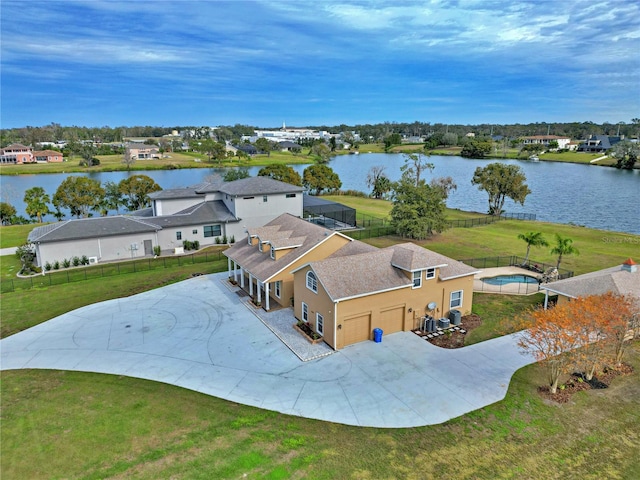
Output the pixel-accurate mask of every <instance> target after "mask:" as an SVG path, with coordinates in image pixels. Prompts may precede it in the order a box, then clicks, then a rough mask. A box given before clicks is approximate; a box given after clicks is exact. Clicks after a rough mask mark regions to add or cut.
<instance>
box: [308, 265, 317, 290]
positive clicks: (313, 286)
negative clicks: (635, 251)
mask: <svg viewBox="0 0 640 480" xmlns="http://www.w3.org/2000/svg"><path fill="white" fill-rule="evenodd" d="M307 288H308V289H309V290H311V291H312V292H315V293H318V279H317V278H316V274H315V273H313V272H312V271H311V270H309V271H308V272H307Z"/></svg>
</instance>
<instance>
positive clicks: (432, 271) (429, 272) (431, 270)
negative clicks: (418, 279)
mask: <svg viewBox="0 0 640 480" xmlns="http://www.w3.org/2000/svg"><path fill="white" fill-rule="evenodd" d="M435 277H436V269H435V268H427V276H426V278H427V280H429V279H430V278H435Z"/></svg>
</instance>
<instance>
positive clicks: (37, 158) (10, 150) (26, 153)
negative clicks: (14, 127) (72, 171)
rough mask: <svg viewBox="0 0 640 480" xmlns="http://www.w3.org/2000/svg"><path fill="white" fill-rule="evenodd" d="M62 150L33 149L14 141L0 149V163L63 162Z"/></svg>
mask: <svg viewBox="0 0 640 480" xmlns="http://www.w3.org/2000/svg"><path fill="white" fill-rule="evenodd" d="M63 160H64V158H63V156H62V153H61V152H56V151H55V150H35V151H34V150H33V149H32V148H31V147H27V146H25V145H22V144H20V143H13V144H11V145H8V146H6V147H5V148H3V149H0V164H3V165H22V164H25V163H49V162H62V161H63Z"/></svg>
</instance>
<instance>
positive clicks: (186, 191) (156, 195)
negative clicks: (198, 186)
mask: <svg viewBox="0 0 640 480" xmlns="http://www.w3.org/2000/svg"><path fill="white" fill-rule="evenodd" d="M201 196H202V194H200V193H198V192H197V191H196V190H195V189H194V188H192V187H185V188H170V189H168V190H158V191H157V192H151V193H150V194H149V198H150V199H151V200H168V199H178V198H197V197H201Z"/></svg>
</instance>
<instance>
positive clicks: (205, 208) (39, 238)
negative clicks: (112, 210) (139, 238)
mask: <svg viewBox="0 0 640 480" xmlns="http://www.w3.org/2000/svg"><path fill="white" fill-rule="evenodd" d="M238 221H239V220H238V219H237V218H236V217H234V216H233V215H232V214H231V212H230V211H229V209H228V208H227V207H226V206H225V204H224V203H223V202H222V201H220V200H216V201H211V202H202V203H199V204H197V205H194V206H192V207H189V208H187V209H185V210H182V211H181V212H178V213H175V214H172V215H165V216H161V217H153V216H149V217H147V216H142V215H140V216H133V215H115V216H112V217H96V218H80V219H74V220H67V221H65V222H59V223H52V224H49V225H43V226H41V227H36V228H34V229H33V230H32V231H31V232H30V233H29V236H28V241H30V242H40V243H46V242H60V241H65V240H78V239H83V238H84V239H86V238H101V237H107V236H114V235H128V234H132V233H143V232H155V231H158V230H162V228H167V227H181V226H184V225H194V226H195V225H205V224H212V223H225V222H238Z"/></svg>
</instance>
